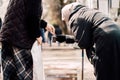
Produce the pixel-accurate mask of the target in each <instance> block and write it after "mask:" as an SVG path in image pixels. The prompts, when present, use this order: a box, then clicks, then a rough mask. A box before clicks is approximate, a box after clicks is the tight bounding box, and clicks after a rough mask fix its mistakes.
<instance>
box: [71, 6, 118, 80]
mask: <svg viewBox="0 0 120 80" xmlns="http://www.w3.org/2000/svg"><path fill="white" fill-rule="evenodd" d="M69 23H70V24H69V25H70V27H71V29H72V31H73V32H74V34H75V37H76V39H77V40H78V45H79V46H80V47H81V48H82V49H86V50H87V51H88V50H89V49H90V48H91V47H93V44H95V56H97V59H96V61H95V63H94V67H95V70H96V78H97V80H120V69H119V68H120V26H118V25H117V24H115V22H114V21H112V20H111V19H110V18H109V17H107V16H106V15H104V14H103V13H101V12H98V11H96V10H92V9H89V8H87V7H85V6H82V5H79V6H77V7H75V8H74V10H73V12H72V13H71V15H70V19H69Z"/></svg>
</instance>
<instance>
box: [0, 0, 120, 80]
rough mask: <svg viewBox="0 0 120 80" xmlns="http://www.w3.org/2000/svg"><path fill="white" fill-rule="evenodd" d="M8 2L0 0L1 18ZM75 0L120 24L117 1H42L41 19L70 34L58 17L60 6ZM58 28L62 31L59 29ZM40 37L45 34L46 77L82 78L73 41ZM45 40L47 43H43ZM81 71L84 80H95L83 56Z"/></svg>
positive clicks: (119, 0) (58, 79) (79, 57)
mask: <svg viewBox="0 0 120 80" xmlns="http://www.w3.org/2000/svg"><path fill="white" fill-rule="evenodd" d="M9 1H10V0H0V18H1V20H2V21H3V20H4V16H5V12H6V10H7V6H8V2H9ZM76 1H78V2H80V3H81V4H83V5H86V6H88V7H89V8H92V9H96V10H99V11H101V12H103V13H105V14H106V15H108V16H109V17H110V18H112V19H113V20H115V21H116V23H118V24H120V0H43V8H44V9H43V15H42V19H44V20H46V21H47V22H49V23H51V24H53V25H54V27H55V28H56V33H57V32H59V33H57V34H64V35H71V34H72V33H71V31H70V30H69V29H68V28H67V25H66V24H65V23H64V22H63V21H62V20H61V9H62V7H64V6H65V5H66V4H68V3H71V2H76ZM58 27H59V28H60V30H61V31H60V30H58ZM57 30H58V31H57ZM43 36H45V37H46V39H45V40H44V39H43V40H44V41H43V42H44V43H45V44H43V46H42V53H43V63H44V68H45V74H46V80H81V69H82V68H81V65H82V64H81V63H82V55H81V50H80V49H79V47H78V46H77V45H76V44H74V45H73V44H71V45H70V44H60V43H58V42H57V44H56V43H53V42H51V36H52V35H51V34H49V33H48V32H46V34H45V35H43ZM47 38H49V39H47ZM46 41H47V42H48V43H49V45H46ZM0 48H1V47H0ZM0 64H1V63H0ZM84 70H85V71H84V80H95V76H94V68H93V66H92V65H91V63H90V62H89V61H88V59H87V57H86V55H85V65H84ZM0 80H1V76H0Z"/></svg>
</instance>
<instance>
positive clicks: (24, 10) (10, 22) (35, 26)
mask: <svg viewBox="0 0 120 80" xmlns="http://www.w3.org/2000/svg"><path fill="white" fill-rule="evenodd" d="M41 15H42V5H41V0H10V2H9V5H8V8H7V13H6V15H5V18H4V22H3V26H2V30H1V33H0V41H6V42H9V43H10V44H11V45H13V46H15V47H18V48H26V49H27V48H28V49H29V48H31V47H32V44H33V42H34V41H35V39H36V38H37V37H39V36H40V30H39V26H40V27H43V28H45V26H46V24H47V23H46V22H45V21H43V20H40V19H41Z"/></svg>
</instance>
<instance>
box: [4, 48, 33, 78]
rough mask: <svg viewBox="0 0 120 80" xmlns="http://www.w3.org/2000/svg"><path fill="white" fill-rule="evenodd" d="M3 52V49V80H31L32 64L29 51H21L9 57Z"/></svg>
mask: <svg viewBox="0 0 120 80" xmlns="http://www.w3.org/2000/svg"><path fill="white" fill-rule="evenodd" d="M5 52H6V51H5V50H4V49H3V50H2V68H3V80H32V78H33V70H32V68H33V62H32V55H31V52H30V50H26V49H21V50H19V51H17V52H16V53H15V55H14V54H13V55H10V54H7V53H5ZM9 52H11V51H9Z"/></svg>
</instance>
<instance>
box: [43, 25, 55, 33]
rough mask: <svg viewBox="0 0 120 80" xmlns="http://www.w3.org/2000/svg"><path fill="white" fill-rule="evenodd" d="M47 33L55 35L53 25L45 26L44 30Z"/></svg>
mask: <svg viewBox="0 0 120 80" xmlns="http://www.w3.org/2000/svg"><path fill="white" fill-rule="evenodd" d="M45 29H46V30H47V31H49V32H50V33H52V34H53V35H54V34H55V28H54V26H53V25H51V24H47V26H46V28H45Z"/></svg>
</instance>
